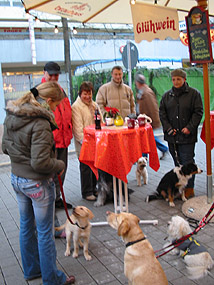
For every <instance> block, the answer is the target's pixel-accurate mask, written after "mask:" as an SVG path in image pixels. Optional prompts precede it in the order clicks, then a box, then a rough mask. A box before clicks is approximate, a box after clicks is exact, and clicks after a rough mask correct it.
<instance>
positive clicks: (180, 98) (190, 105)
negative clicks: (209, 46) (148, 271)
mask: <svg viewBox="0 0 214 285" xmlns="http://www.w3.org/2000/svg"><path fill="white" fill-rule="evenodd" d="M171 77H172V83H173V87H172V89H170V90H169V91H167V92H166V93H165V94H164V95H163V97H162V100H161V102H160V108H159V115H160V120H161V123H162V125H163V131H164V139H165V140H166V141H167V142H168V145H169V151H170V154H171V155H172V158H173V160H174V163H175V165H176V166H178V165H179V163H180V164H182V165H183V164H186V163H188V162H194V156H195V143H196V142H197V133H198V125H199V124H200V121H201V118H202V116H203V103H202V99H201V94H200V92H199V91H198V90H196V89H194V88H191V87H189V85H188V84H187V82H186V72H185V71H183V70H182V69H175V70H173V71H172V72H171ZM194 179H195V177H194V176H193V177H192V178H191V179H190V180H189V183H188V185H187V186H186V190H185V192H186V197H187V198H188V197H190V196H194Z"/></svg>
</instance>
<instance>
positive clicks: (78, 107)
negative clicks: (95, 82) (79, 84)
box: [71, 96, 102, 157]
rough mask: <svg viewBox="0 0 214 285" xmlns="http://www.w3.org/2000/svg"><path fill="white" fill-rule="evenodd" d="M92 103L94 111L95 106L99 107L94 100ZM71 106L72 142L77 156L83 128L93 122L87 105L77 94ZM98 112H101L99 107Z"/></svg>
mask: <svg viewBox="0 0 214 285" xmlns="http://www.w3.org/2000/svg"><path fill="white" fill-rule="evenodd" d="M92 104H93V108H94V111H95V109H96V108H98V109H99V106H98V105H97V104H96V103H95V102H94V101H92ZM71 108H72V125H73V135H74V143H75V149H76V154H77V157H79V155H80V150H81V145H82V140H83V129H84V128H85V127H87V126H89V125H92V124H94V117H93V116H92V114H91V112H90V109H89V106H88V105H86V104H85V103H83V102H82V100H81V98H80V97H79V96H78V97H77V99H76V101H75V102H74V103H73V105H72V106H71ZM99 112H100V113H101V111H100V109H99ZM101 121H102V116H101Z"/></svg>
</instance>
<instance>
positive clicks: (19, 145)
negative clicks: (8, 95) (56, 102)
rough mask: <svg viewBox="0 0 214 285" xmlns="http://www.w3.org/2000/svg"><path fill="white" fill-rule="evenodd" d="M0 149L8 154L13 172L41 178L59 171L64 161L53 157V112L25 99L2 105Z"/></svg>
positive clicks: (31, 177) (63, 165)
mask: <svg viewBox="0 0 214 285" xmlns="http://www.w3.org/2000/svg"><path fill="white" fill-rule="evenodd" d="M6 112H7V115H6V118H5V121H4V134H3V139H2V150H3V152H4V153H5V154H7V155H9V156H10V160H11V170H12V173H13V174H15V175H16V176H20V177H25V178H28V179H34V180H43V179H47V178H50V177H53V175H54V174H55V173H60V172H61V171H62V170H63V169H64V168H65V164H64V162H63V161H61V160H57V159H56V158H55V151H54V139H53V133H52V126H53V124H52V123H51V121H52V120H53V118H54V116H53V114H52V113H51V112H50V111H48V110H46V109H45V108H43V107H42V106H41V107H40V106H34V105H32V104H30V103H26V104H24V105H22V106H15V105H14V104H13V102H12V101H10V102H9V103H8V105H7V108H6Z"/></svg>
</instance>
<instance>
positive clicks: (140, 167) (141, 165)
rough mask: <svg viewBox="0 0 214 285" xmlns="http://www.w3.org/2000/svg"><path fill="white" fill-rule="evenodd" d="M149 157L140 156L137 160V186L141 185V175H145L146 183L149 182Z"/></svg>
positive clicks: (144, 180)
mask: <svg viewBox="0 0 214 285" xmlns="http://www.w3.org/2000/svg"><path fill="white" fill-rule="evenodd" d="M147 160H148V159H147V157H140V158H139V159H138V161H137V169H136V179H137V186H141V185H142V184H141V177H143V182H144V184H148V172H147V169H146V166H147Z"/></svg>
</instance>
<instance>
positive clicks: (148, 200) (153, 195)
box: [145, 192, 163, 203]
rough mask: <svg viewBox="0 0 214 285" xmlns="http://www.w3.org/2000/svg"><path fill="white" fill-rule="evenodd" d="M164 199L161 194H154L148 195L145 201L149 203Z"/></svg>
mask: <svg viewBox="0 0 214 285" xmlns="http://www.w3.org/2000/svg"><path fill="white" fill-rule="evenodd" d="M162 198H163V197H162V196H161V195H160V194H159V193H156V192H155V193H153V194H151V195H147V196H146V199H145V202H146V203H149V202H150V201H152V200H159V199H162Z"/></svg>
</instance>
